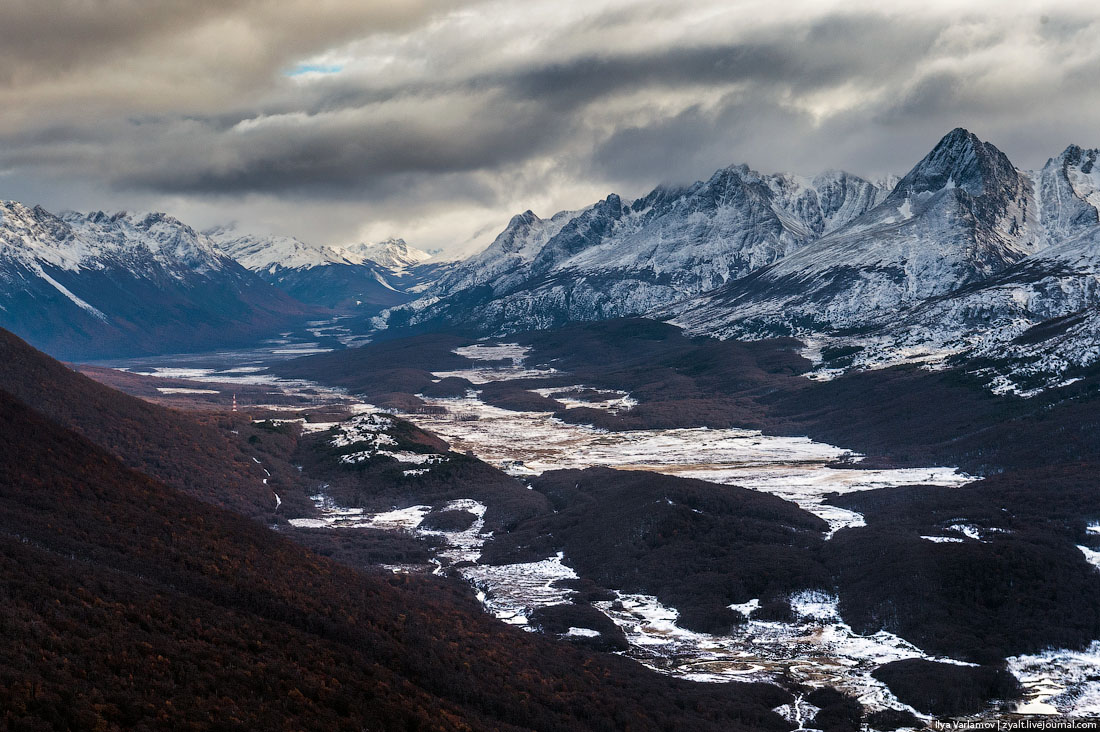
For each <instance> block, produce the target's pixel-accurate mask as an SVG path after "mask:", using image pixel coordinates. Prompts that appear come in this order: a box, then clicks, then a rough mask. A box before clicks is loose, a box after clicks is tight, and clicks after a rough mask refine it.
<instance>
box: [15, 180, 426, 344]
mask: <svg viewBox="0 0 1100 732" xmlns="http://www.w3.org/2000/svg"><path fill="white" fill-rule="evenodd" d="M428 256H429V255H427V254H426V253H424V252H421V251H419V250H417V249H413V248H411V247H409V246H408V245H406V244H405V242H403V241H401V240H390V241H386V242H382V243H380V244H361V245H357V246H352V247H346V248H339V249H336V248H331V247H322V246H310V245H307V244H304V243H302V242H300V241H298V240H296V239H291V238H289V237H275V238H271V237H267V238H262V239H261V238H258V237H248V236H241V235H233V234H232V232H230V231H229V230H227V229H220V230H215V231H211V232H206V233H203V232H199V231H196V230H195V229H193V228H192V227H190V226H188V225H187V224H185V223H183V222H181V221H179V220H178V219H175V218H173V217H171V216H168V215H166V214H163V213H148V214H133V213H126V212H121V213H114V214H107V213H103V212H101V211H97V212H94V213H89V214H84V213H76V212H63V213H61V214H54V213H51V212H49V211H46V210H45V209H43V208H42V207H41V206H35V207H28V206H26V205H24V204H22V203H18V202H14V201H7V202H0V327H5V328H9V329H10V330H12V331H13V332H15V333H16V334H18V335H19V336H21V337H23V338H25V339H27V340H28V341H29V342H31V343H32V344H34V345H35V346H37V347H40V348H42V349H44V350H46V351H48V352H49V353H51V354H53V355H55V356H58V357H60V358H66V359H95V358H104V357H118V356H134V355H142V354H153V353H171V352H186V351H202V350H210V349H212V348H219V347H224V346H233V345H242V344H251V343H255V342H256V341H258V340H260V339H261V338H264V337H269V336H271V335H274V334H276V333H278V332H281V331H286V330H291V329H293V328H295V327H297V326H300V325H301V324H302V323H303V322H304V321H306V320H309V319H316V318H319V317H324V316H326V315H327V316H331V315H332V314H333V313H334V312H335V313H340V312H345V311H355V310H356V309H359V310H360V311H362V312H367V313H372V314H373V313H374V312H376V311H377V308H380V307H383V306H391V305H396V304H399V303H402V302H405V301H407V300H409V299H412V298H413V297H415V294H414V293H415V291H416V289H417V287H418V286H419V285H422V284H423V281H424V279H425V277H426V276H427V273H429V272H431V271H433V270H434V269H435V268H436V265H430V264H429V265H425V264H424V260H425V259H427V258H428ZM372 307H374V308H376V309H375V310H371V309H370V308H372Z"/></svg>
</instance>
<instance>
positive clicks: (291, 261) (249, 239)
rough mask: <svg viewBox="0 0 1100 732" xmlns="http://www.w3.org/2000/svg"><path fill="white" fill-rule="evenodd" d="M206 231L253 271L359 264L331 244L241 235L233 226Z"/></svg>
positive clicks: (286, 237)
mask: <svg viewBox="0 0 1100 732" xmlns="http://www.w3.org/2000/svg"><path fill="white" fill-rule="evenodd" d="M207 234H209V235H210V237H211V238H212V239H213V240H214V241H215V242H217V243H218V246H220V247H221V248H222V249H223V250H224V251H225V252H226V253H227V254H229V255H230V256H231V257H233V258H234V259H236V260H237V261H238V262H240V263H241V264H242V265H244V266H245V267H247V268H248V269H250V270H252V271H253V272H267V273H268V274H275V273H276V272H278V271H279V270H282V269H291V270H302V269H312V268H313V267H324V266H328V265H330V264H359V263H360V261H359V260H358V259H357V258H350V257H349V256H348V254H347V253H345V252H341V251H340V250H338V249H336V248H334V247H327V246H315V245H312V244H306V243H305V242H304V241H302V240H300V239H296V238H295V237H293V236H283V235H272V236H257V235H255V234H242V233H240V232H238V231H237V230H236V228H235V227H231V226H228V227H219V228H216V229H209V230H208V231H207Z"/></svg>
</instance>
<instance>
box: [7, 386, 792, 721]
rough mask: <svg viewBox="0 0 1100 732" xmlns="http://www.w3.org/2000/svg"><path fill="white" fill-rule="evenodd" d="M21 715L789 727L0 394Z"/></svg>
mask: <svg viewBox="0 0 1100 732" xmlns="http://www.w3.org/2000/svg"><path fill="white" fill-rule="evenodd" d="M0 598H2V600H0V720H2V722H0V724H2V725H3V726H4V727H6V728H11V729H27V730H38V729H65V730H84V729H120V728H127V729H196V730H197V729H212V728H218V729H240V730H245V729H273V730H274V729H324V730H334V729H336V730H339V729H347V730H359V729H363V728H369V729H402V730H414V729H466V730H469V729H479V730H480V729H521V728H523V729H543V730H571V729H608V730H610V729H623V728H629V729H635V730H646V729H673V728H681V729H683V728H688V729H722V730H738V729H745V730H748V729H755V730H758V729H775V730H781V729H787V728H788V725H786V723H784V722H783V721H782V720H781V719H780V718H779V717H777V716H775V715H774V714H772V713H770V712H769V711H768V710H769V709H770V708H772V707H774V706H776V705H778V704H781V703H783V702H785V701H786V700H787V699H788V698H789V697H788V696H787V695H786V694H784V693H783V692H781V691H779V690H777V689H775V688H774V687H768V686H753V685H745V686H742V685H728V686H722V685H709V684H691V683H686V682H677V681H674V680H670V679H667V678H664V677H660V676H657V675H656V674H653V673H652V672H649V671H646V670H644V669H642V668H641V667H639V666H637V665H635V664H633V663H631V662H628V661H625V660H623V659H619V658H616V657H601V656H592V655H587V654H584V653H582V652H580V651H577V650H573V649H570V648H565V647H561V646H558V645H555V644H552V643H550V642H548V641H541V640H539V639H538V638H536V637H534V636H531V635H529V634H525V633H523V632H521V631H517V630H514V629H510V628H507V627H505V626H503V625H502V624H500V623H499V622H497V621H495V620H493V619H492V618H490V617H488V616H486V615H485V614H484V613H482V612H481V611H480V609H479V608H478V607H477V606H476V604H475V603H474V602H473V600H472V599H471V598H469V597H468V595H466V594H464V593H460V592H459V591H458V590H457V589H456V587H455V585H451V584H448V583H446V582H445V581H442V580H439V579H435V578H413V577H402V576H391V575H385V576H371V575H364V574H360V573H357V572H355V571H353V570H350V569H347V568H345V567H342V566H340V565H338V564H335V563H333V562H330V561H328V560H324V559H321V558H319V557H317V556H315V555H312V554H310V553H308V552H306V551H304V550H303V549H302V548H301V547H299V546H297V545H295V544H293V543H292V542H290V541H287V540H285V539H283V538H281V537H280V536H279V535H278V534H277V533H275V532H272V531H269V530H267V529H265V528H263V527H261V526H259V525H257V524H256V523H254V522H252V521H249V520H247V519H245V518H243V517H240V516H237V515H235V514H232V513H229V512H226V511H224V510H223V509H219V508H216V507H214V506H210V505H208V504H205V503H202V502H200V501H198V500H195V499H194V498H191V497H188V496H185V495H182V494H181V493H179V492H177V491H174V490H172V489H171V488H168V487H166V486H164V485H163V484H161V483H158V482H156V481H154V480H152V479H150V478H148V477H146V476H144V475H141V474H139V473H136V472H134V471H131V470H129V469H127V468H125V467H124V466H123V465H121V464H120V463H119V462H118V461H117V460H116V459H115V458H114V457H113V456H111V455H110V454H108V453H107V452H105V451H103V450H101V449H99V448H98V447H96V446H94V445H92V444H91V443H89V442H88V441H87V440H86V439H84V438H82V437H81V436H79V435H77V434H75V433H74V432H72V431H69V430H66V429H64V428H62V427H60V426H59V425H57V424H56V423H54V422H51V421H49V420H46V419H45V418H43V417H42V416H41V415H39V414H37V413H36V412H34V411H33V410H31V409H29V408H27V407H26V406H25V405H23V404H20V403H19V402H18V401H17V400H15V399H14V398H12V397H11V396H10V395H9V394H7V393H3V392H0Z"/></svg>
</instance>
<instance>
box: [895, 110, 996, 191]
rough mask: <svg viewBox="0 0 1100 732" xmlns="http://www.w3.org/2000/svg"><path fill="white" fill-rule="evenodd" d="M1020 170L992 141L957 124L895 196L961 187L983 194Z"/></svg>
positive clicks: (906, 177)
mask: <svg viewBox="0 0 1100 732" xmlns="http://www.w3.org/2000/svg"><path fill="white" fill-rule="evenodd" d="M1015 176H1016V169H1015V167H1013V165H1012V163H1011V161H1009V159H1008V157H1007V156H1006V155H1005V154H1004V153H1003V152H1001V151H1000V150H998V149H997V148H996V147H994V146H993V145H992V144H991V143H988V142H982V141H981V140H980V139H978V136H977V135H975V134H973V133H972V132H969V131H967V130H964V129H963V128H961V127H956V128H955V129H954V130H952V131H951V132H949V133H947V135H945V136H944V137H943V139H942V140H940V141H939V143H938V144H937V145H936V146H935V147H934V148H932V150H931V152H929V153H928V154H927V155H925V156H924V158H923V159H922V160H921V161H920V162H919V163H917V164H916V165H915V166H914V167H913V169H912V170H910V171H909V173H907V174H906V175H905V177H903V178H902V179H901V180H900V181H899V182H898V184H897V186H895V188H894V191H893V193H891V198H898V197H908V196H914V195H917V194H920V193H926V192H932V193H934V192H936V191H940V190H943V189H951V188H958V189H961V190H964V191H966V192H967V193H969V194H970V195H972V196H981V195H983V194H985V193H986V192H987V191H988V192H992V188H991V186H994V185H995V184H996V183H997V182H1001V181H1007V180H1011V179H1013V178H1014V177H1015Z"/></svg>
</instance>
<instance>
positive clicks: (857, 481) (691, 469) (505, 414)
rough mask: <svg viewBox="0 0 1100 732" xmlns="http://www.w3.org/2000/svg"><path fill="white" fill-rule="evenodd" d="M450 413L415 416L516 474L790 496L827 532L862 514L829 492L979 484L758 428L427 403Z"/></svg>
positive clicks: (948, 472) (952, 473) (954, 473)
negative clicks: (562, 416) (633, 425)
mask: <svg viewBox="0 0 1100 732" xmlns="http://www.w3.org/2000/svg"><path fill="white" fill-rule="evenodd" d="M427 401H428V402H429V403H430V404H432V405H433V406H441V407H444V408H445V409H446V413H445V414H439V415H417V416H416V422H417V424H418V425H419V426H421V427H423V428H425V429H427V430H429V431H431V432H433V433H435V434H437V435H439V436H440V437H442V438H443V439H444V440H446V441H447V442H448V443H450V444H451V446H452V449H454V450H456V451H459V452H461V451H464V450H472V451H473V452H474V454H475V455H477V456H478V457H479V458H480V459H481V460H484V461H485V462H487V463H490V464H492V465H497V466H500V467H501V468H502V469H503V470H504V471H505V472H507V473H509V474H511V475H515V476H531V475H538V474H540V473H542V472H544V471H547V470H557V469H562V468H588V467H593V466H606V467H611V468H619V469H624V470H649V471H653V472H659V473H665V474H669V475H679V476H682V477H688V478H699V479H702V480H707V481H711V482H714V483H722V484H727V485H739V486H743V487H745V488H751V489H753V490H760V491H765V492H768V493H773V494H775V495H777V496H779V497H781V498H785V499H787V500H790V501H793V502H795V503H796V504H798V505H799V506H800V507H801V508H803V509H805V510H807V511H810V512H811V513H814V514H815V515H817V516H820V517H821V518H823V519H825V520H826V521H827V522H828V523H829V528H830V532H832V531H836V530H837V529H840V528H844V527H849V526H862V525H864V524H863V517H862V516H860V515H859V514H857V513H855V512H853V511H848V510H846V509H843V508H838V507H836V506H830V505H827V504H826V503H825V500H826V499H827V498H828V497H829V496H830V495H831V494H834V493H835V494H842V493H850V492H852V491H860V490H870V489H874V488H885V487H892V486H897V485H916V484H922V485H937V486H958V485H962V484H964V483H968V482H971V481H973V480H974V478H973V477H972V476H969V475H966V474H965V473H962V472H960V471H958V470H956V469H954V468H946V467H931V468H898V469H878V470H861V469H859V468H858V467H856V466H854V465H853V466H852V467H846V466H843V465H840V464H838V461H840V460H848V461H853V460H858V456H853V455H851V453H849V452H848V451H846V450H843V449H841V448H839V447H834V446H832V445H828V444H825V443H821V442H814V441H813V440H810V439H809V438H806V437H771V436H767V435H763V434H761V433H760V432H757V431H755V430H742V429H722V430H710V429H706V428H696V429H676V430H631V431H626V432H607V431H605V430H599V429H596V428H594V427H591V426H588V425H574V424H567V423H565V422H563V421H561V420H558V419H553V418H551V417H550V415H549V414H548V413H545V412H514V411H510V410H506V409H500V408H497V407H493V406H490V405H488V404H485V403H484V402H482V401H481V400H480V398H479V397H478V396H477V394H475V393H471V394H468V395H467V396H465V397H460V398H449V399H429V400H427Z"/></svg>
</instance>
